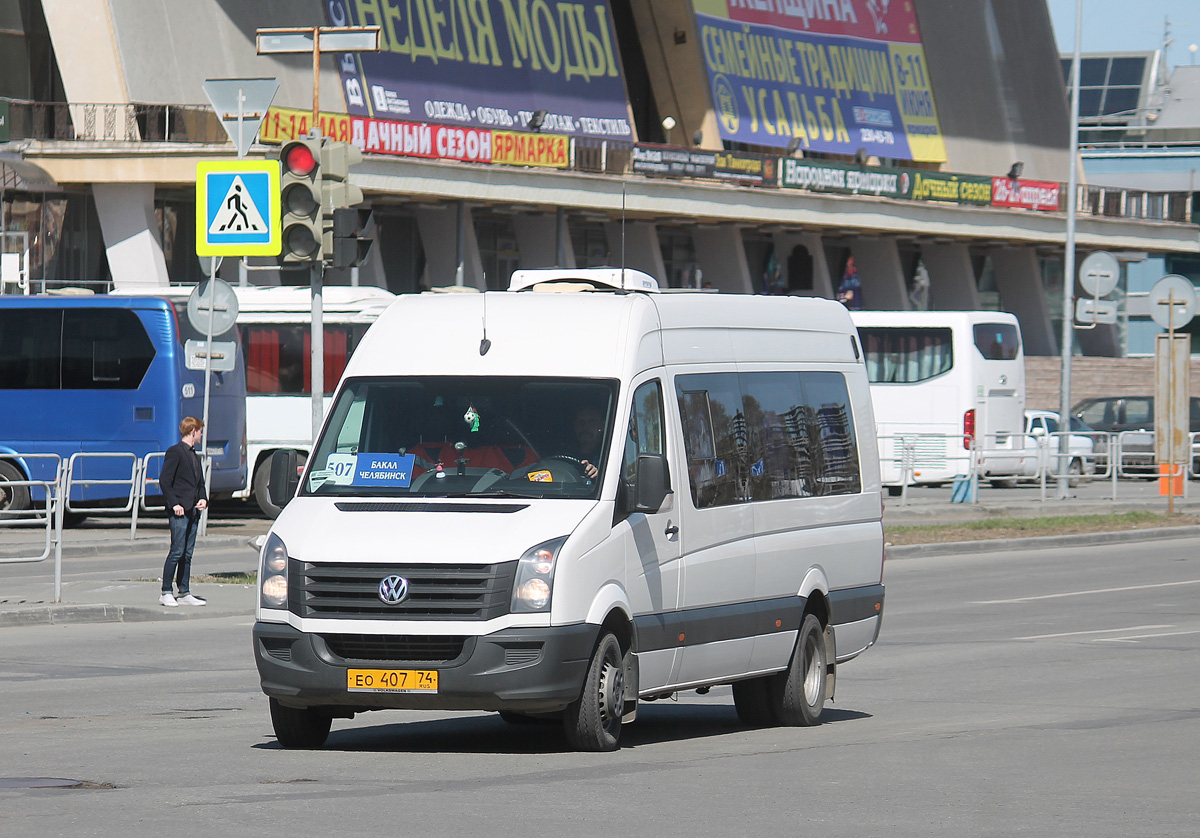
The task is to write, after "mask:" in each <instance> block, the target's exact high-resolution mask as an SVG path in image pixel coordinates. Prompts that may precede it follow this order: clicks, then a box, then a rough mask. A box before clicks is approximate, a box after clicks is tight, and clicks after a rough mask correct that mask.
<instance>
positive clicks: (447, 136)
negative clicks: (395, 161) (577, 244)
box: [259, 108, 571, 169]
mask: <svg viewBox="0 0 1200 838" xmlns="http://www.w3.org/2000/svg"><path fill="white" fill-rule="evenodd" d="M320 119H321V126H320V127H321V133H322V134H323V135H324V136H326V137H329V138H330V139H334V140H338V141H339V142H346V143H353V144H354V145H356V146H358V147H359V148H360V149H362V151H364V152H367V153H371V154H394V155H397V156H399V157H424V158H429V159H437V160H462V161H466V162H470V163H501V164H508V165H513V166H543V167H549V168H556V169H563V168H566V167H567V166H568V165H569V163H570V151H571V147H570V138H569V137H565V136H562V135H561V134H538V133H531V132H528V131H492V130H488V129H477V128H460V127H458V126H455V125H430V124H429V123H426V122H400V121H398V120H392V119H369V118H366V117H361V116H349V115H347V114H331V113H321V114H320ZM311 121H312V114H311V112H309V111H299V110H294V109H291V108H271V109H270V110H268V111H267V118H266V119H265V120H264V121H263V125H262V129H261V131H260V132H259V138H260V139H261V140H262V141H263V142H264V143H284V142H287V141H288V140H291V139H295V138H296V137H302V136H304V135H305V134H307V133H308V124H309V122H311Z"/></svg>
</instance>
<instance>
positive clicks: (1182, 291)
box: [1148, 274, 1196, 329]
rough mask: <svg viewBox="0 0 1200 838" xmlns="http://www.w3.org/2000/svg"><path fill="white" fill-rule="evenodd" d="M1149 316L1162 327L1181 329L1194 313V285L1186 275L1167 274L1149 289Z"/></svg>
mask: <svg viewBox="0 0 1200 838" xmlns="http://www.w3.org/2000/svg"><path fill="white" fill-rule="evenodd" d="M1148 302H1149V304H1150V316H1151V317H1152V318H1153V319H1154V322H1155V323H1157V324H1158V325H1160V326H1162V327H1163V328H1164V329H1182V328H1183V327H1184V326H1186V325H1187V324H1188V323H1190V322H1191V321H1192V317H1194V316H1195V314H1196V286H1195V285H1192V281H1191V280H1190V279H1188V278H1187V277H1184V276H1180V275H1179V274H1167V275H1166V276H1164V277H1163V278H1162V279H1160V280H1159V281H1158V282H1156V283H1154V287H1153V288H1151V289H1150V295H1149V300H1148Z"/></svg>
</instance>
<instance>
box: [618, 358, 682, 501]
mask: <svg viewBox="0 0 1200 838" xmlns="http://www.w3.org/2000/svg"><path fill="white" fill-rule="evenodd" d="M666 453H667V448H666V442H665V439H664V430H663V398H662V385H661V384H660V383H659V382H658V381H647V382H646V383H645V384H643V385H641V386H640V387H638V388H637V390H635V391H634V394H633V413H632V414H631V415H630V416H629V427H628V428H627V429H626V433H625V440H624V451H623V453H622V457H621V476H622V477H623V478H624V479H625V480H626V481H627V482H629V483H630V484H632V483H635V482H636V481H637V458H638V455H639V454H666ZM668 485H670V481H668Z"/></svg>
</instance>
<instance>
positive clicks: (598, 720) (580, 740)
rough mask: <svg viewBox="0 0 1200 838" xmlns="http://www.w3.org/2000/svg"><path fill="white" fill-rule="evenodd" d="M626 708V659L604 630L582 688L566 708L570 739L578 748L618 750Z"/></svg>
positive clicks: (567, 729) (564, 728)
mask: <svg viewBox="0 0 1200 838" xmlns="http://www.w3.org/2000/svg"><path fill="white" fill-rule="evenodd" d="M624 712H625V663H624V660H623V659H622V656H621V644H619V643H618V642H617V638H616V637H614V636H613V635H612V633H611V632H607V631H606V632H604V633H603V634H602V635H601V636H600V642H599V643H597V644H596V651H595V652H593V653H592V660H591V663H589V664H588V670H587V677H586V678H584V680H583V692H582V694H581V695H580V696H579V698H578V699H577V700H575V701H573V702H571V704H570V705H568V706H567V709H566V710H564V711H563V730H564V731H565V732H566V734H567V742H568V743H570V745H571V747H572V748H574V749H575V750H577V751H615V750H616V749H617V742H618V740H619V739H620V738H621V717H622V715H623V714H624Z"/></svg>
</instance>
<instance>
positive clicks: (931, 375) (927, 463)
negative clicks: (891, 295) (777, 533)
mask: <svg viewBox="0 0 1200 838" xmlns="http://www.w3.org/2000/svg"><path fill="white" fill-rule="evenodd" d="M850 316H851V319H852V320H853V321H854V325H855V326H856V327H857V328H858V332H859V336H860V338H861V340H862V346H863V352H864V353H865V356H866V362H867V377H868V378H869V380H870V382H871V401H872V403H873V405H874V408H875V425H876V432H877V433H878V436H879V448H880V453H879V460H880V468H881V470H882V478H883V485H884V486H886V487H888V491H889V493H891V494H893V495H898V494H899V493H900V491H901V487H902V485H903V483H904V471H905V466H906V465H907V466H908V469H909V471H910V473H909V475H908V482H909V483H910V484H917V483H925V484H929V483H944V482H946V481H949V480H953V479H955V478H956V477H962V476H965V475H967V474H968V473H969V470H970V459H971V458H970V452H971V449H972V448H974V449H975V450H977V451H978V452H979V456H978V460H977V463H978V465H977V469H978V473H979V475H980V476H981V477H983V478H990V479H993V480H996V481H1000V480H1004V479H1005V478H1006V477H1010V476H1012V475H1014V474H1016V473H1017V472H1019V471H1020V466H1021V459H1020V458H1021V456H1022V453H1023V451H1022V449H1023V441H1022V438H1021V434H1022V433H1023V431H1024V415H1025V355H1024V353H1023V351H1022V347H1021V330H1020V327H1019V326H1018V325H1017V319H1016V317H1014V316H1013V315H1012V314H1009V313H1007V312H1000V311H854V312H851V315H850ZM1010 449H1011V450H1012V451H1013V453H1012V455H1008V454H1006V452H1007V451H1008V450H1010Z"/></svg>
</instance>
